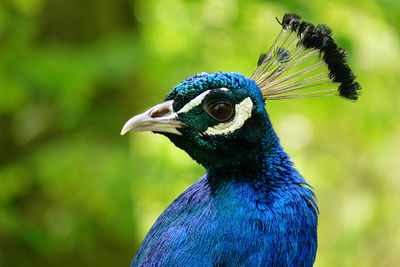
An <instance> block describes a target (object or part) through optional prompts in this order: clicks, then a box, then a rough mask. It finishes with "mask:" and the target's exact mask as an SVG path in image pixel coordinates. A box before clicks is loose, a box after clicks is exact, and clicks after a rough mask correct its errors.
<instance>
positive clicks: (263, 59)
mask: <svg viewBox="0 0 400 267" xmlns="http://www.w3.org/2000/svg"><path fill="white" fill-rule="evenodd" d="M300 19H301V17H300V16H299V15H296V14H285V15H284V16H283V18H282V22H280V21H279V20H278V19H277V20H278V23H279V24H280V25H282V30H281V32H280V33H279V35H278V37H277V38H276V40H275V42H274V43H273V45H272V46H271V48H270V49H269V51H268V52H267V53H265V54H261V55H260V58H259V59H258V64H257V67H256V68H255V70H254V71H253V73H252V74H251V75H250V78H251V79H253V80H254V81H255V82H256V83H257V85H258V87H259V88H260V90H261V92H262V95H263V97H264V98H265V99H289V98H303V97H315V96H332V95H339V96H342V97H344V98H347V99H351V100H357V98H358V95H359V92H358V91H359V90H360V89H361V87H360V85H359V83H357V82H355V78H356V76H355V75H354V73H353V72H352V71H351V69H350V67H349V66H348V65H347V62H346V56H347V53H346V51H345V50H344V49H343V48H340V47H338V45H337V44H336V42H335V40H334V39H333V38H332V37H331V34H332V31H331V29H330V28H329V27H328V26H326V25H324V24H320V25H317V26H314V25H313V24H311V23H309V22H306V21H300ZM317 87H318V89H317V90H312V89H313V88H317Z"/></svg>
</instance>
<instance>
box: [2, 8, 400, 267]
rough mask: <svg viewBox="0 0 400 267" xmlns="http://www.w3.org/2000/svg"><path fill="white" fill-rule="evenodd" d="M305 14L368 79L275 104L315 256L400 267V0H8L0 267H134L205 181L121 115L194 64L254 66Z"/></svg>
mask: <svg viewBox="0 0 400 267" xmlns="http://www.w3.org/2000/svg"><path fill="white" fill-rule="evenodd" d="M285 12H296V13H299V14H301V15H302V16H303V18H304V19H306V20H308V21H312V22H314V23H326V24H328V25H330V26H331V28H332V29H333V31H334V38H335V39H337V40H338V42H339V44H340V45H341V46H343V47H345V48H346V49H347V50H348V51H349V52H350V58H349V61H350V64H351V66H352V67H353V69H354V71H355V73H357V74H358V81H359V82H360V83H361V85H362V86H363V91H362V92H363V95H362V97H361V98H360V100H359V101H358V102H357V103H353V102H350V101H345V100H342V99H339V98H337V97H332V98H320V99H302V100H283V101H275V102H272V101H271V102H269V103H267V109H268V111H269V114H270V117H271V119H272V122H273V124H274V126H275V129H276V130H277V132H278V134H279V135H280V137H281V141H282V145H283V147H284V148H285V149H286V151H287V152H289V154H290V155H291V156H292V158H293V160H294V162H295V163H296V166H297V168H298V169H299V170H300V172H301V173H302V174H303V175H304V176H305V177H306V179H307V181H308V182H309V183H310V184H311V185H313V186H314V188H315V191H316V194H317V196H318V204H319V207H320V211H321V214H320V221H319V250H318V254H317V260H316V266H399V265H400V254H399V251H400V172H399V166H400V140H399V139H400V118H399V117H400V88H399V87H400V43H399V42H400V36H399V33H400V30H399V28H400V2H399V1H397V0H381V1H373V0H355V1H339V0H335V1H326V2H323V1H318V0H311V1H244V0H243V1H238V0H206V1H204V0H199V1H186V0H161V1H156V0H112V1H111V0H0V266H95V265H96V266H127V265H128V264H129V263H130V261H131V259H132V257H133V256H134V254H135V251H136V249H137V248H138V246H139V244H140V242H141V240H142V239H143V237H144V235H145V234H146V232H147V231H148V229H149V227H150V226H151V225H152V224H153V222H154V221H155V219H156V218H157V217H158V215H159V214H160V213H161V212H162V210H164V209H165V208H166V207H167V205H168V204H169V203H170V202H171V201H172V200H173V199H174V198H175V197H177V196H178V194H180V193H181V192H182V191H183V190H184V189H185V188H187V187H188V186H189V185H190V184H191V183H193V182H194V181H195V180H196V179H197V178H199V177H200V176H202V175H203V173H204V170H203V169H202V167H200V166H198V165H196V163H195V162H193V161H192V160H191V159H190V158H189V157H188V156H187V155H186V154H185V153H184V152H182V151H180V150H178V149H177V148H175V147H173V145H172V144H171V143H170V142H168V140H167V139H166V138H165V137H162V136H159V135H154V134H151V133H134V134H129V135H128V136H124V137H121V136H120V135H119V132H120V130H121V127H122V125H123V124H124V122H125V121H126V120H127V119H129V118H130V117H131V116H133V115H134V114H137V113H139V112H142V111H144V110H146V109H147V108H149V107H151V106H153V105H154V104H157V103H160V102H161V101H162V100H163V98H164V96H165V95H166V94H167V92H168V91H169V90H170V89H171V88H172V87H173V86H174V85H176V84H177V83H179V82H180V81H182V80H184V79H186V78H187V77H189V76H191V75H193V74H195V73H198V72H203V71H207V72H215V71H220V70H223V71H238V72H241V73H243V74H245V75H249V74H250V73H251V71H252V70H253V68H254V67H255V64H256V62H257V59H258V55H259V53H260V52H261V51H263V50H266V49H267V48H268V46H269V45H271V44H272V41H273V39H274V38H275V36H276V35H277V33H278V31H279V27H280V26H279V25H278V23H276V21H275V17H276V16H277V17H279V18H280V17H281V16H282V15H283V13H285Z"/></svg>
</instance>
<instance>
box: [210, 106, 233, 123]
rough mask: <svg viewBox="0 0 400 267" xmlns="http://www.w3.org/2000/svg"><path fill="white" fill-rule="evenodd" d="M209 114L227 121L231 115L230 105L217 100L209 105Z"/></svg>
mask: <svg viewBox="0 0 400 267" xmlns="http://www.w3.org/2000/svg"><path fill="white" fill-rule="evenodd" d="M209 110H210V113H211V115H212V116H213V117H214V118H215V119H217V120H219V121H227V120H229V119H230V118H231V115H232V106H231V105H230V103H227V102H217V103H214V104H211V106H210V109H209Z"/></svg>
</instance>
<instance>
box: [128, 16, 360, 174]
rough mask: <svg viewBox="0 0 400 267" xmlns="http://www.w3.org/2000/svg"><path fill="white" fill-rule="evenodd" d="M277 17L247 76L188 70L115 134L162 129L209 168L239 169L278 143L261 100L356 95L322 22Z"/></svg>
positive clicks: (341, 57)
mask: <svg viewBox="0 0 400 267" xmlns="http://www.w3.org/2000/svg"><path fill="white" fill-rule="evenodd" d="M279 23H280V24H281V25H282V30H281V32H280V34H279V35H278V38H277V39H276V41H275V42H274V44H273V45H272V47H271V48H270V50H269V51H268V52H267V53H265V54H262V55H261V56H260V58H259V61H258V64H257V67H256V68H255V70H254V71H253V73H252V74H251V75H250V77H246V76H244V75H242V74H239V73H235V72H229V73H227V72H218V73H200V74H197V75H194V76H192V77H190V78H189V79H187V80H185V81H183V82H181V83H180V84H179V85H177V86H176V87H174V88H173V89H172V90H171V91H170V92H169V94H168V95H167V96H166V98H165V101H164V102H163V103H161V104H158V105H156V106H154V107H152V108H151V109H149V110H148V111H146V112H144V113H142V114H139V115H137V116H135V117H133V118H131V119H130V120H128V122H127V123H126V124H125V125H124V127H123V129H122V131H121V134H125V133H126V132H128V131H153V132H156V133H161V134H164V135H166V136H167V137H168V138H169V139H170V140H171V141H172V142H173V143H174V144H175V145H176V146H178V147H180V148H181V149H183V150H185V151H186V152H187V153H188V154H189V155H190V156H191V157H192V158H193V159H195V160H196V161H198V162H199V163H200V164H202V165H203V166H205V167H206V168H207V169H211V168H214V169H215V168H224V169H231V170H237V169H241V168H247V167H246V166H249V164H248V163H249V162H252V161H254V159H255V157H259V156H264V154H265V152H267V153H268V152H270V151H271V150H273V149H274V148H277V147H278V146H279V141H278V139H277V137H276V135H275V133H274V131H273V129H272V126H271V123H270V121H269V118H268V115H267V112H266V110H265V108H264V106H265V100H273V99H288V98H303V97H314V96H330V95H339V96H341V97H344V98H347V99H351V100H356V99H357V97H358V90H359V89H360V86H359V84H358V83H357V82H355V81H354V80H355V75H354V74H353V73H352V72H351V70H350V68H349V67H348V65H347V63H346V59H345V58H346V56H347V53H346V52H345V50H344V49H342V48H340V47H338V46H337V44H336V42H335V41H334V40H333V39H332V37H331V30H330V29H329V28H328V27H327V26H326V25H318V26H314V25H312V24H311V23H308V22H304V21H300V17H299V16H298V15H295V14H285V15H284V17H283V19H282V22H279ZM310 88H311V90H312V91H310ZM314 88H319V89H317V90H315V89H314ZM262 152H264V153H262Z"/></svg>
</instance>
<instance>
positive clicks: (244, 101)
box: [121, 72, 269, 168]
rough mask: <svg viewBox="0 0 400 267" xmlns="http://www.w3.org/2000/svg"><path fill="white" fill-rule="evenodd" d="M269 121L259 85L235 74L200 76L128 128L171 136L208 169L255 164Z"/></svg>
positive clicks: (174, 141) (142, 115) (136, 118)
mask: <svg viewBox="0 0 400 267" xmlns="http://www.w3.org/2000/svg"><path fill="white" fill-rule="evenodd" d="M268 129H269V120H268V117H267V113H266V111H265V108H264V100H263V97H262V94H261V91H260V89H259V88H258V86H257V84H256V83H255V82H254V81H253V80H251V79H250V78H248V77H245V76H243V75H242V74H239V73H235V72H230V73H226V72H218V73H200V74H197V75H194V76H193V77H190V78H189V79H187V80H185V81H183V82H182V83H180V84H179V85H177V86H176V87H175V88H173V89H172V90H171V91H170V92H169V94H168V95H167V96H166V98H165V102H163V103H162V104H159V105H156V106H154V107H152V108H151V109H149V110H148V111H146V112H144V113H142V114H140V115H137V116H135V117H133V118H132V119H130V120H129V121H128V122H127V123H126V124H125V126H124V128H123V129H122V132H121V134H125V133H126V132H127V131H148V130H150V131H153V132H157V133H162V134H164V135H166V136H167V137H168V138H169V139H170V140H171V141H172V142H173V143H174V144H175V145H176V146H178V147H180V148H181V149H183V150H185V151H186V152H187V153H188V154H189V155H190V156H191V157H192V158H193V159H195V160H196V161H198V162H199V163H200V164H202V165H203V166H205V167H206V168H212V167H214V168H218V167H224V168H226V167H230V168H237V167H240V165H242V164H243V163H247V164H248V162H249V158H250V157H252V156H254V155H256V154H257V151H258V150H260V149H261V148H260V144H261V143H262V142H261V141H262V139H264V138H266V134H267V132H268Z"/></svg>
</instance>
